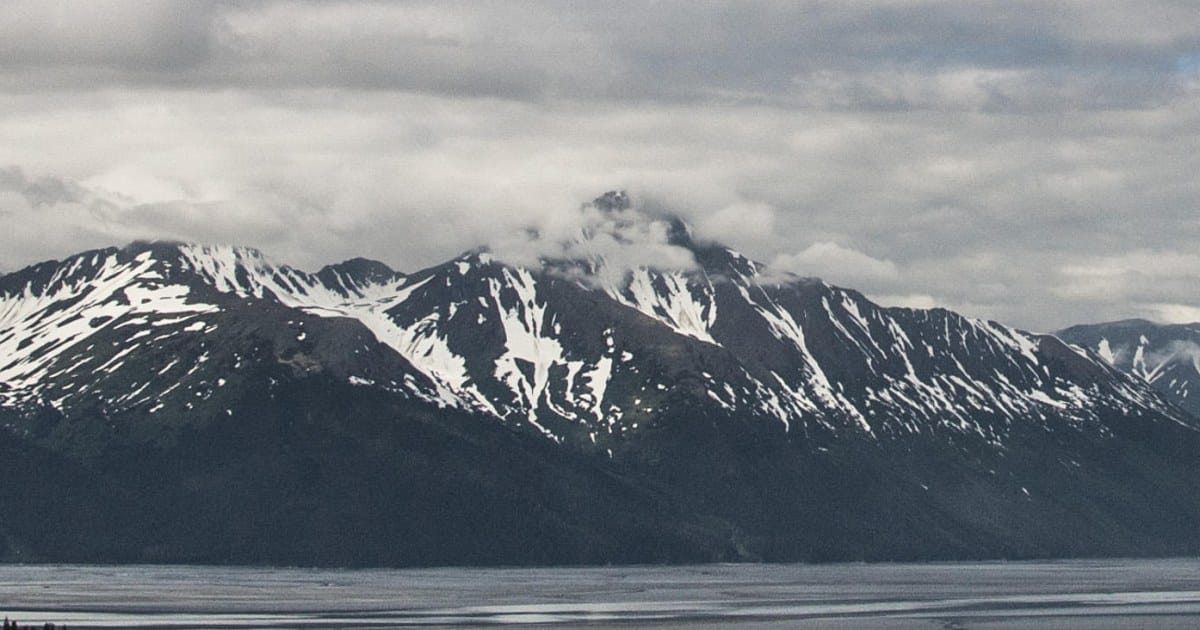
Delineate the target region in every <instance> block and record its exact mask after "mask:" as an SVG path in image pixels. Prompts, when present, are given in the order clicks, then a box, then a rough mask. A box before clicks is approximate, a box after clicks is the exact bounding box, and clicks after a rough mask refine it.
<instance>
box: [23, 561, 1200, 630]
mask: <svg viewBox="0 0 1200 630" xmlns="http://www.w3.org/2000/svg"><path fill="white" fill-rule="evenodd" d="M4 615H7V616H8V617H12V618H16V619H18V620H19V621H21V622H23V623H35V622H36V623H39V624H40V623H43V622H47V621H49V622H55V623H59V624H67V625H68V626H69V627H71V628H117V627H140V628H210V629H211V628H396V627H464V626H489V625H505V624H514V625H515V624H522V625H529V624H541V625H543V626H544V627H562V626H588V627H607V626H622V627H626V628H634V627H641V626H647V625H653V627H656V628H698V627H726V628H734V627H737V628H858V627H869V628H1023V627H1030V626H1036V627H1040V628H1200V560H1113V561H1083V562H1031V563H1024V562H1022V563H953V564H882V565H878V564H871V565H866V564H850V565H823V566H807V565H768V566H763V565H705V566H691V567H622V568H555V569H419V570H308V569H265V568H235V567H191V566H133V567H131V566H11V565H0V616H4Z"/></svg>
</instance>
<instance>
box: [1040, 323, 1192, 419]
mask: <svg viewBox="0 0 1200 630" xmlns="http://www.w3.org/2000/svg"><path fill="white" fill-rule="evenodd" d="M1059 335H1061V336H1062V337H1063V338H1064V339H1066V340H1068V341H1070V342H1072V343H1077V344H1079V345H1081V346H1083V347H1085V348H1088V349H1090V350H1093V351H1095V353H1096V354H1097V355H1098V356H1099V357H1100V358H1102V359H1103V360H1104V361H1106V362H1107V363H1108V364H1110V365H1112V366H1114V367H1116V368H1117V369H1120V370H1123V371H1125V372H1127V373H1129V374H1132V375H1134V376H1136V377H1138V378H1140V379H1142V380H1144V381H1146V382H1147V383H1150V384H1151V385H1153V386H1154V388H1155V389H1157V390H1159V391H1160V392H1162V393H1163V394H1164V395H1166V397H1167V398H1168V399H1169V400H1171V401H1172V402H1174V403H1175V404H1177V405H1179V406H1180V407H1182V408H1183V409H1185V410H1188V411H1190V412H1192V413H1193V414H1200V397H1196V396H1192V395H1191V394H1192V392H1193V391H1195V390H1196V389H1197V388H1198V387H1200V324H1171V325H1162V324H1155V323H1153V322H1149V321H1145V320H1126V321H1119V322H1110V323H1104V324H1093V325H1084V326H1075V327H1073V328H1068V329H1066V330H1064V331H1061V332H1059Z"/></svg>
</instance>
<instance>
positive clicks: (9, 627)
mask: <svg viewBox="0 0 1200 630" xmlns="http://www.w3.org/2000/svg"><path fill="white" fill-rule="evenodd" d="M37 628H38V626H36V625H33V626H22V625H21V624H18V623H17V622H16V621H9V620H8V617H5V618H4V628H3V630H37ZM41 628H42V630H67V627H66V626H56V625H54V624H52V623H44V624H42V626H41Z"/></svg>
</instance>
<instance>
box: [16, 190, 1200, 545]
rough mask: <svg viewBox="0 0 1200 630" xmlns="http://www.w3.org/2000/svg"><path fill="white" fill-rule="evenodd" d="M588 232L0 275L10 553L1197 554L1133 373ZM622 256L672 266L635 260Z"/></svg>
mask: <svg viewBox="0 0 1200 630" xmlns="http://www.w3.org/2000/svg"><path fill="white" fill-rule="evenodd" d="M588 210H589V211H590V212H596V213H600V216H601V217H602V218H603V219H604V221H603V222H601V223H600V224H599V225H600V226H601V227H600V228H599V229H585V230H584V231H583V232H581V233H580V234H579V235H578V236H577V237H576V238H575V239H574V240H573V241H571V242H569V243H565V244H562V246H561V247H560V248H558V250H557V251H559V252H561V255H543V256H542V257H541V258H540V262H538V263H537V264H532V265H531V264H523V265H514V264H510V263H506V262H504V261H503V260H500V259H498V258H496V257H495V256H494V255H493V254H490V253H488V252H487V251H486V250H482V249H481V250H478V251H474V252H468V253H466V254H464V255H462V256H459V257H458V258H455V259H453V260H450V261H448V262H446V263H444V264H441V265H437V266H434V267H431V268H429V269H425V270H421V271H418V272H414V273H411V274H403V273H399V272H395V271H392V270H391V269H389V268H387V267H386V266H385V265H383V264H382V263H377V262H373V261H368V260H364V259H354V260H351V261H347V262H345V263H342V264H339V265H332V266H329V267H325V268H324V269H322V270H320V271H318V272H317V273H308V272H304V271H300V270H297V269H294V268H291V267H288V266H286V265H278V264H275V263H272V262H271V261H270V260H268V259H267V258H266V257H264V256H263V255H262V254H261V253H259V252H257V251H255V250H251V249H245V248H233V247H212V246H200V245H191V244H182V243H165V242H155V243H134V244H132V245H129V246H127V247H124V248H120V249H115V248H114V249H107V250H99V251H93V252H85V253H83V254H79V255H77V256H73V257H70V258H68V259H65V260H63V261H51V262H46V263H41V264H39V265H34V266H32V267H29V268H27V269H24V270H21V271H19V272H16V273H13V274H9V275H7V276H3V277H0V426H3V427H5V428H6V429H7V430H6V431H3V432H0V462H5V464H4V465H6V466H8V467H9V469H10V471H11V472H10V473H9V474H8V475H7V476H6V477H5V478H4V479H5V480H4V481H3V482H0V509H2V510H4V511H5V513H13V512H20V513H24V514H25V516H26V517H27V518H21V519H5V520H4V521H3V522H0V555H2V556H3V557H6V558H9V559H41V560H118V561H172V562H177V561H190V562H276V563H293V564H295V563H299V564H358V565H369V564H387V565H411V564H461V563H548V562H559V563H594V562H660V561H711V560H748V559H766V560H833V559H842V560H847V559H932V558H942V559H949V558H978V557H1031V556H1077V555H1097V554H1122V555H1129V554H1179V553H1194V552H1196V551H1197V550H1200V534H1198V533H1197V532H1196V528H1195V527H1194V524H1195V523H1196V522H1197V519H1198V518H1200V484H1198V483H1197V481H1200V479H1198V475H1200V473H1198V469H1197V467H1196V466H1195V464H1196V453H1198V452H1200V450H1198V449H1200V431H1198V429H1197V426H1198V422H1197V421H1196V420H1195V419H1194V418H1193V417H1191V416H1189V415H1187V414H1185V413H1183V412H1182V411H1181V410H1180V409H1178V408H1177V407H1175V406H1173V405H1171V404H1170V402H1168V400H1166V399H1165V398H1164V397H1163V396H1162V395H1160V394H1159V393H1158V392H1156V391H1155V390H1154V389H1152V388H1150V387H1148V386H1147V384H1146V383H1145V382H1143V381H1142V380H1141V379H1140V378H1135V377H1132V376H1130V375H1127V374H1125V373H1124V372H1122V371H1120V370H1118V369H1115V368H1114V367H1112V366H1110V365H1108V364H1107V363H1106V362H1105V361H1103V360H1100V359H1098V358H1097V357H1096V356H1094V355H1089V354H1088V353H1086V352H1083V351H1080V350H1078V349H1076V348H1074V347H1072V346H1070V345H1067V344H1065V343H1063V342H1062V341H1060V340H1059V339H1058V338H1056V337H1053V336H1047V335H1034V334H1030V333H1025V332H1022V331H1018V330H1014V329H1011V328H1007V327H1005V326H1002V325H1000V324H997V323H995V322H988V321H982V320H975V319H970V318H966V317H963V316H960V315H957V314H955V313H952V312H949V311H946V310H942V309H934V310H913V309H902V308H883V307H880V306H878V305H875V304H873V303H872V302H870V301H869V300H867V299H866V298H864V297H863V296H862V295H861V294H859V293H857V292H855V291H851V290H847V289H842V288H838V287H833V286H830V285H828V284H825V283H823V282H821V281H819V280H816V279H809V278H798V277H794V276H789V275H786V274H778V273H775V272H773V271H771V270H769V269H766V268H765V267H763V266H762V265H760V264H758V263H755V262H754V261H752V260H749V259H747V258H746V257H744V256H742V255H740V254H738V253H737V252H734V251H732V250H730V249H728V248H726V247H723V246H720V245H717V244H712V243H701V242H697V241H695V240H694V239H693V237H692V236H691V234H690V231H689V230H688V228H687V226H686V225H684V224H683V223H681V222H679V221H677V220H671V219H654V218H647V217H645V216H644V215H641V214H639V213H637V212H635V211H634V210H633V209H631V207H630V204H629V202H628V199H627V198H625V197H624V196H623V195H621V194H619V193H610V194H608V195H606V196H604V197H601V198H600V199H598V200H596V201H595V202H594V203H593V204H591V206H590V207H589V208H588ZM640 238H646V239H651V240H654V242H653V245H654V246H655V247H657V248H659V249H662V248H666V249H669V250H670V253H671V255H672V256H675V257H680V256H682V259H683V260H685V261H686V264H682V265H676V266H675V267H662V266H657V265H653V264H642V263H638V264H629V262H630V261H629V260H627V259H626V258H628V257H625V256H623V254H622V250H621V249H620V247H623V246H625V245H628V244H629V243H631V242H632V241H633V240H634V239H640ZM614 247H615V248H617V249H613V248H614ZM634 260H636V259H634Z"/></svg>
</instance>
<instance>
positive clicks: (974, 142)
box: [0, 0, 1200, 330]
mask: <svg viewBox="0 0 1200 630" xmlns="http://www.w3.org/2000/svg"><path fill="white" fill-rule="evenodd" d="M2 12H3V13H2V16H0V270H2V271H12V270H14V269H16V268H19V267H21V266H23V265H25V264H28V263H31V262H35V261H39V260H44V259H48V258H54V257H61V256H64V255H67V254H71V253H75V252H77V251H80V250H83V249H86V248H92V247H99V246H107V245H115V244H124V243H126V242H128V241H130V240H133V239H137V238H173V239H184V240H195V241H203V242H217V243H235V244H243V245H251V246H255V247H258V248H260V249H262V250H264V251H265V252H266V253H267V254H268V255H270V256H272V257H274V258H276V259H278V260H281V261H284V262H288V263H292V264H296V265H299V266H302V267H306V268H310V269H311V268H315V267H319V266H320V265H322V264H324V263H327V262H332V261H336V260H340V259H343V258H347V257H351V256H357V255H362V256H367V257H371V258H376V259H379V260H383V261H385V262H387V263H389V264H391V265H393V266H395V267H396V268H398V269H401V270H409V271H411V270H414V269H418V268H420V267H423V266H427V265H430V264H433V263H436V262H439V261H441V260H444V259H446V258H449V257H451V256H454V255H456V254H457V253H459V252H460V251H462V250H465V249H468V248H471V247H474V246H476V245H479V244H481V243H488V242H492V241H494V240H497V239H500V240H502V239H505V238H508V236H509V235H512V234H519V233H521V232H522V230H524V229H526V228H530V227H534V228H537V229H539V230H543V231H546V232H548V233H555V232H556V231H559V232H561V231H563V230H569V229H570V228H571V226H572V225H573V222H575V221H577V220H578V219H577V217H578V216H579V215H580V213H579V212H578V208H579V206H580V204H581V203H583V202H585V201H587V200H590V199H592V198H593V197H595V196H597V195H598V194H599V193H601V192H603V191H606V190H609V189H627V190H629V192H630V193H631V195H632V196H633V197H634V198H635V199H636V200H637V203H638V204H640V205H642V206H644V207H646V208H648V209H649V211H654V212H670V213H675V214H678V215H681V216H683V217H685V218H687V219H688V220H689V221H691V222H692V223H693V225H694V226H695V228H696V230H697V232H698V234H699V235H701V236H706V237H709V238H716V239H719V240H722V241H724V242H727V243H729V244H731V245H733V246H734V247H736V248H738V249H739V250H741V251H743V252H744V253H746V254H747V255H750V256H751V257H753V258H756V259H758V260H762V261H765V262H768V263H772V264H774V265H775V266H776V267H778V268H780V269H785V270H788V271H792V272H796V273H799V274H802V275H816V276H820V277H823V278H825V279H826V280H828V281H830V282H833V283H835V284H841V285H844V286H849V287H853V288H858V289H860V290H862V291H864V292H865V293H867V294H868V295H869V296H872V297H874V298H876V299H877V300H879V301H881V302H883V303H886V304H903V305H915V306H933V305H939V306H947V307H950V308H954V309H957V310H960V311H962V312H964V313H967V314H969V315H974V316H983V317H990V318H994V319H998V320H1000V321H1003V322H1006V323H1010V324H1014V325H1018V326H1022V327H1026V328H1029V329H1033V330H1051V329H1055V328H1058V327H1062V326H1065V325H1069V324H1072V323H1080V322H1092V321H1102V320H1107V319H1116V318H1124V317H1134V316H1148V317H1151V318H1154V319H1159V320H1169V321H1184V320H1186V321H1196V320H1200V247H1198V245H1200V177H1198V176H1197V174H1198V173H1200V10H1198V9H1197V7H1196V5H1195V3H1194V1H1193V0H1186V1H1179V2H1147V1H1146V0H1137V1H1130V2H1101V1H1094V2H1033V3H1022V2H1013V1H1011V0H1004V1H1001V2H994V3H987V2H971V3H965V2H960V1H958V0H952V1H946V2H936V1H935V2H911V1H906V0H880V1H877V2H807V3H803V2H780V3H766V2H763V3H748V2H729V3H719V2H710V3H700V2H690V1H689V2H678V3H674V2H638V3H618V2H610V1H605V2H574V3H569V2H548V3H544V4H543V3H514V2H494V3H489V2H471V3H464V4H455V3H450V2H431V3H428V4H422V3H367V2H337V1H327V2H311V3H309V2H251V3H236V4H235V3H221V2H191V3H184V2H164V3H156V2H151V1H147V0H137V1H130V2H99V1H88V2H78V3H77V2H65V1H56V0H33V1H29V2H24V1H20V0H18V1H16V2H11V1H10V2H6V3H5V4H4V6H3V8H2Z"/></svg>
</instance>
